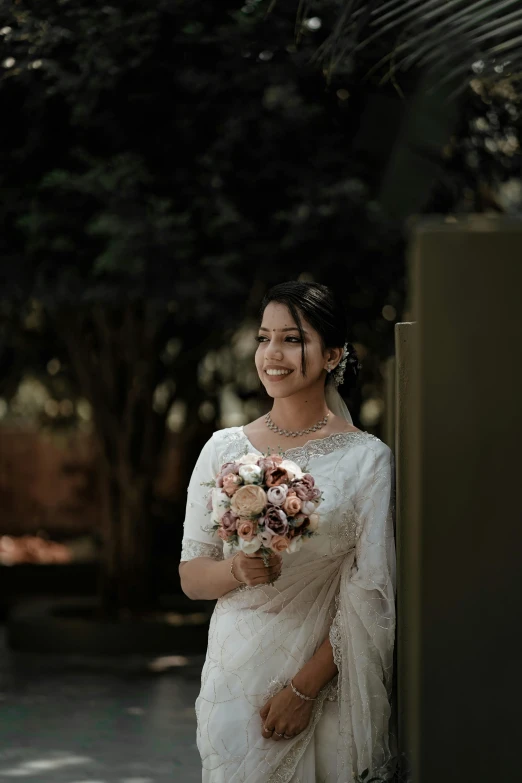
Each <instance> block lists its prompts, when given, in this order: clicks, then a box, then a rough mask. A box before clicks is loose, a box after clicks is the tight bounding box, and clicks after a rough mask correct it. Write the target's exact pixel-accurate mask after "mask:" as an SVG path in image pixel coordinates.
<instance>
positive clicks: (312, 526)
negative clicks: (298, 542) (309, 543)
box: [308, 514, 319, 533]
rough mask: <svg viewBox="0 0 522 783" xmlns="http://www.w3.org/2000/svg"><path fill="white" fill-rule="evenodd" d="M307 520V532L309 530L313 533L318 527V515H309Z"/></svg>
mask: <svg viewBox="0 0 522 783" xmlns="http://www.w3.org/2000/svg"><path fill="white" fill-rule="evenodd" d="M308 519H309V520H310V524H309V525H308V530H311V531H312V532H313V533H315V531H316V530H317V528H318V527H319V514H310V516H309V517H308Z"/></svg>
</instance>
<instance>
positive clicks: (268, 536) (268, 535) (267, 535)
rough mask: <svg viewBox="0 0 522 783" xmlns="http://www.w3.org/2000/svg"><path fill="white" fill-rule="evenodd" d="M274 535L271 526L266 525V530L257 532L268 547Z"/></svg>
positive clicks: (268, 547)
mask: <svg viewBox="0 0 522 783" xmlns="http://www.w3.org/2000/svg"><path fill="white" fill-rule="evenodd" d="M274 535H275V534H274V533H272V531H271V530H270V528H268V527H265V529H264V530H260V531H259V533H258V534H257V537H258V538H259V540H260V541H261V543H262V544H263V546H265V547H266V548H267V549H270V542H271V540H272V539H273V537H274Z"/></svg>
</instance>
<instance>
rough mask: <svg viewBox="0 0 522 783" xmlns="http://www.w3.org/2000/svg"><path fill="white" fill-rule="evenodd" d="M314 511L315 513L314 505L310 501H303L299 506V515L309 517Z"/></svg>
mask: <svg viewBox="0 0 522 783" xmlns="http://www.w3.org/2000/svg"><path fill="white" fill-rule="evenodd" d="M314 511H315V503H313V502H312V501H311V500H305V501H304V503H303V505H302V506H301V513H302V514H304V515H305V516H307V517H309V516H310V514H313V513H314Z"/></svg>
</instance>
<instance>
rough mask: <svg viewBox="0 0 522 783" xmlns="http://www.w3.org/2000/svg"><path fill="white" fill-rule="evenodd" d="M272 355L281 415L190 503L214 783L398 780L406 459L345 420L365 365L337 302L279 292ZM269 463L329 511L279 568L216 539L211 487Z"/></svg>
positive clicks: (226, 436) (192, 492)
mask: <svg viewBox="0 0 522 783" xmlns="http://www.w3.org/2000/svg"><path fill="white" fill-rule="evenodd" d="M256 339H257V342H258V347H257V351H256V356H255V363H256V368H257V372H258V374H259V377H260V379H261V382H262V383H263V385H264V387H265V389H266V391H267V393H268V395H269V396H270V397H272V399H273V406H272V410H271V411H270V413H269V414H268V415H267V416H266V417H261V418H259V419H257V420H256V421H253V422H251V423H250V424H248V425H246V426H245V427H228V428H225V429H223V430H220V431H218V432H216V433H214V435H213V436H212V438H211V439H210V440H209V441H208V443H207V444H206V445H205V446H204V448H203V451H202V452H201V455H200V458H199V460H198V462H197V464H196V467H195V469H194V473H193V475H192V479H191V482H190V485H189V489H188V502H187V512H186V517H185V525H184V538H183V550H182V555H181V561H182V563H181V565H180V576H181V584H182V587H183V590H184V591H185V593H186V594H187V595H188V596H189V597H190V598H194V599H197V598H206V599H212V598H217V599H218V600H217V604H216V608H215V610H214V614H213V616H212V620H211V625H210V630H209V641H208V649H207V657H206V660H205V665H204V668H203V673H202V679H201V691H200V694H199V696H198V698H197V700H196V714H197V718H198V732H197V744H198V749H199V751H200V754H201V759H202V763H203V783H247V781H248V783H353V782H354V781H355V779H356V776H357V775H360V774H362V773H363V772H364V770H365V769H366V770H369V772H371V773H372V774H374V775H375V774H379V773H382V772H385V771H386V767H387V766H388V764H389V762H390V761H391V760H392V752H393V751H394V750H395V749H396V744H395V739H394V737H393V736H392V735H390V733H389V730H388V722H389V718H390V714H391V708H390V698H391V687H392V669H393V648H394V631H395V602H394V601H395V548H394V533H393V514H392V509H393V457H392V454H391V451H390V449H389V448H388V447H387V446H386V445H385V444H384V443H382V442H381V441H380V440H379V439H378V438H376V437H374V436H373V435H370V434H368V433H365V432H361V431H360V430H358V429H357V428H356V427H354V426H353V424H352V423H351V417H350V415H349V412H348V411H347V410H346V409H344V411H346V415H345V414H344V412H343V408H342V407H341V406H342V402H341V401H340V396H339V395H338V393H337V391H336V388H335V386H336V383H337V382H339V380H340V379H341V377H342V375H343V373H344V371H345V368H348V369H349V372H350V373H352V374H353V375H354V376H356V375H357V369H358V363H357V359H356V357H355V352H353V350H352V348H351V346H350V343H347V342H346V319H345V316H344V311H343V310H342V307H341V305H340V304H339V303H338V302H337V300H336V299H335V297H334V295H333V293H332V292H331V291H330V289H328V288H327V287H326V286H321V285H318V284H315V283H302V282H289V283H284V284H282V285H279V286H275V287H274V288H273V289H271V290H270V291H269V292H268V294H267V296H266V297H265V300H264V301H263V303H262V307H261V322H260V326H259V333H258V335H257V338H256ZM334 373H335V375H334ZM329 400H334V402H335V401H336V400H339V403H336V404H338V411H340V412H341V414H342V415H336V413H335V411H334V410H332V405H331V404H330V402H329ZM316 433H317V435H316ZM268 450H270V453H271V454H273V452H274V450H275V451H280V452H282V456H284V457H286V458H287V461H288V460H290V462H292V464H293V463H297V465H298V466H299V467H300V468H301V469H302V470H303V471H305V472H309V473H310V479H311V480H315V481H316V482H317V486H320V487H321V490H322V497H323V499H322V502H321V513H320V519H319V524H318V528H317V533H318V535H316V536H314V537H313V538H311V539H310V540H309V541H308V542H307V543H308V546H306V547H303V548H302V549H300V550H299V551H298V552H295V553H293V554H289V553H288V552H287V551H283V552H282V553H281V554H280V555H275V554H274V556H273V557H272V558H271V559H270V561H269V562H268V563H267V566H266V567H265V565H264V564H263V561H262V559H261V557H260V556H259V555H258V553H257V552H256V553H255V554H254V555H248V554H246V553H245V552H244V551H241V550H239V551H234V549H233V546H232V545H231V544H229V543H227V542H223V541H222V540H221V539H220V538H218V537H217V536H216V535H215V534H214V528H213V526H212V524H210V525H209V521H210V520H209V518H208V516H207V513H208V512H207V498H206V497H204V492H203V490H202V484H207V485H208V484H209V483H211V482H212V480H213V479H214V478H215V476H216V475H217V474H218V472H219V471H220V469H222V468H223V467H224V468H225V469H227V468H228V469H231V470H232V469H233V466H234V464H235V461H237V460H238V459H239V458H240V456H241V455H244V454H245V452H248V453H249V454H247V456H248V457H252V458H253V459H255V460H257V458H258V457H257V455H256V454H255V453H254V452H258V454H263V455H265V460H264V461H263V462H264V463H266V464H267V465H268V463H270V457H268V458H267V456H266V455H267V452H268ZM272 459H273V458H272ZM290 462H288V464H290ZM283 464H284V462H283ZM267 469H268V468H267ZM312 477H313V478H312ZM233 484H234V482H230V485H231V486H230V491H231V492H233V491H234V488H233V486H232V485H233ZM227 486H228V485H227ZM281 486H283V487H284V490H285V492H288V493H289V494H291V493H292V486H291V482H290V486H286V485H284V484H283V485H281ZM225 489H226V488H225ZM257 489H259V488H257ZM296 492H297V489H296V490H295V492H294V494H295V493H296ZM296 499H297V500H299V499H298V497H297V495H296ZM303 508H304V506H303ZM275 511H276V512H277V513H278V514H279V515H281V514H283V512H282V511H281V509H277V508H276V509H275ZM229 521H231V522H232V520H229ZM243 521H245V520H243ZM246 521H248V520H246ZM301 521H302V524H303V525H306V524H307V523H308V522H309V520H307V519H306V518H303V520H301ZM237 522H238V524H239V522H241V518H240V519H239V520H238V521H237ZM249 524H250V525H251V524H252V522H251V521H249Z"/></svg>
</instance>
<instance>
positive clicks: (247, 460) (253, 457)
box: [237, 452, 259, 465]
mask: <svg viewBox="0 0 522 783" xmlns="http://www.w3.org/2000/svg"><path fill="white" fill-rule="evenodd" d="M258 459H259V454H253V453H252V452H249V453H248V454H243V456H242V457H240V458H239V459H238V460H237V462H238V464H239V465H257V461H258Z"/></svg>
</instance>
